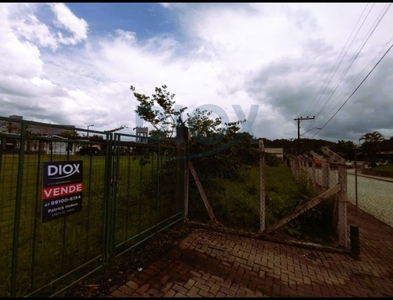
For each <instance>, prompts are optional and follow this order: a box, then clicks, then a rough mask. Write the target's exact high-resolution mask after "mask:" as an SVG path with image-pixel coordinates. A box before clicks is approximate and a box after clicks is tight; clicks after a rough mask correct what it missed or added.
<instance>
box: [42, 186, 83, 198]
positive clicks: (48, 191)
mask: <svg viewBox="0 0 393 300" xmlns="http://www.w3.org/2000/svg"><path fill="white" fill-rule="evenodd" d="M82 189H83V186H82V183H81V182H80V183H73V184H67V185H60V186H56V187H48V188H45V189H43V190H42V199H44V200H45V199H50V198H53V197H62V196H66V195H71V194H75V193H81V192H82Z"/></svg>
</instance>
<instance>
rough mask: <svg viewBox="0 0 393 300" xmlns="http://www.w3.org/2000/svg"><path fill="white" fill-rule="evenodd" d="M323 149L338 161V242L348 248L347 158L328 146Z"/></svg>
mask: <svg viewBox="0 0 393 300" xmlns="http://www.w3.org/2000/svg"><path fill="white" fill-rule="evenodd" d="M322 151H323V152H324V153H325V154H327V155H329V157H330V158H331V159H332V160H333V161H334V162H335V163H337V173H338V185H340V191H339V192H338V194H337V206H338V216H337V231H338V244H339V245H340V246H342V247H344V248H348V230H347V167H346V165H345V159H343V158H342V157H341V156H339V155H338V154H336V153H334V152H333V151H331V150H330V149H328V148H323V149H322Z"/></svg>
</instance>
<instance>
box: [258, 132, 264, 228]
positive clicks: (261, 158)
mask: <svg viewBox="0 0 393 300" xmlns="http://www.w3.org/2000/svg"><path fill="white" fill-rule="evenodd" d="M264 230H265V147H264V145H263V140H262V139H259V233H262V232H263V231H264Z"/></svg>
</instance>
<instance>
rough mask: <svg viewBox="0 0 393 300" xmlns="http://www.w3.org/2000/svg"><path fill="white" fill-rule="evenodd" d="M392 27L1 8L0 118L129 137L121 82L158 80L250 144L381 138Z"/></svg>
mask: <svg viewBox="0 0 393 300" xmlns="http://www.w3.org/2000/svg"><path fill="white" fill-rule="evenodd" d="M392 28H393V9H392V8H391V3H364V2H361V3H244V2H241V3H135V2H134V3H116V2H110V3H1V4H0V68H1V72H0V116H2V117H8V116H10V115H20V116H23V119H25V120H31V121H36V122H44V123H51V124H63V125H74V126H75V127H77V128H87V127H88V126H89V127H90V129H92V130H99V131H103V130H111V129H114V128H118V127H120V126H126V128H124V129H122V130H121V131H119V132H120V133H126V134H135V130H134V128H135V127H136V126H148V127H149V128H151V127H150V125H149V124H148V123H146V122H144V121H143V120H141V119H140V118H138V116H137V114H136V113H135V109H136V106H137V105H138V101H137V100H136V98H135V97H134V95H133V92H132V91H131V90H130V86H131V85H132V86H134V87H135V89H136V92H138V93H141V94H145V95H147V96H151V95H152V94H153V93H154V91H155V88H156V87H161V86H162V85H166V86H167V90H168V91H169V92H170V93H171V94H175V97H174V99H173V100H174V101H175V103H176V107H177V108H182V107H187V110H186V113H187V112H188V113H189V114H191V115H192V114H193V112H195V110H196V109H200V110H204V109H206V110H208V111H212V112H213V113H212V116H213V117H217V116H219V117H221V118H222V120H223V121H224V122H234V121H238V120H243V119H246V122H244V123H242V124H241V131H247V132H249V133H250V134H251V135H252V136H253V137H255V138H267V139H271V140H274V139H296V138H297V136H298V125H300V136H301V137H302V138H313V139H324V140H329V141H333V142H337V141H338V140H345V141H347V140H351V141H354V142H358V141H359V138H360V137H361V136H362V135H364V134H365V133H368V132H373V131H378V132H380V133H381V134H382V135H383V136H384V137H385V138H386V139H388V138H390V137H392V136H393V100H392V98H393V50H392V51H390V47H391V46H392V43H393V31H392ZM184 116H185V115H184ZM183 119H184V118H183ZM298 119H300V121H298ZM302 119H305V120H302Z"/></svg>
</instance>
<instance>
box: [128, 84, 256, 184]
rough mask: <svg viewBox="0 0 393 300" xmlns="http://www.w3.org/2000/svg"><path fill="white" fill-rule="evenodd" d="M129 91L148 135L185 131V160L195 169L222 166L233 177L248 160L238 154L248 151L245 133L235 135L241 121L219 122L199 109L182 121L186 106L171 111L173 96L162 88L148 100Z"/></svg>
mask: <svg viewBox="0 0 393 300" xmlns="http://www.w3.org/2000/svg"><path fill="white" fill-rule="evenodd" d="M130 89H131V90H132V91H133V92H134V96H135V98H136V99H137V101H138V102H139V105H138V106H137V109H136V110H135V112H136V113H137V114H138V115H139V117H141V118H142V119H143V120H145V121H147V122H149V123H150V124H151V125H152V126H153V127H154V128H155V129H154V130H152V131H150V135H152V136H156V137H159V138H169V137H172V135H173V133H174V130H175V128H176V127H177V126H187V127H188V128H189V133H190V136H191V140H190V141H189V153H188V158H190V159H196V161H194V164H195V168H197V169H200V170H201V169H212V168H214V169H217V170H222V169H223V168H222V166H223V165H225V167H226V168H227V169H228V170H225V171H226V172H227V174H228V172H229V173H231V174H230V176H231V177H233V176H234V175H236V174H235V173H237V171H238V170H239V169H240V168H241V165H242V163H244V162H245V161H250V158H247V159H244V158H241V153H242V154H244V153H245V152H247V151H245V150H246V149H245V148H247V147H248V148H250V145H251V141H252V138H251V137H250V136H249V134H245V133H239V130H240V127H239V125H240V123H242V122H245V120H242V121H240V120H239V121H235V122H229V123H222V120H221V118H219V117H218V118H213V117H212V112H211V111H207V110H199V109H196V111H195V113H194V114H193V115H192V116H191V115H190V114H188V113H187V119H186V120H183V119H182V117H181V115H182V113H183V112H184V111H185V110H186V109H187V107H184V108H182V109H180V110H177V111H176V110H175V109H174V105H175V101H174V100H173V98H174V97H175V95H174V94H170V93H169V92H168V91H167V86H166V85H163V86H162V87H161V88H155V94H153V95H152V96H151V97H149V96H146V95H144V94H140V93H137V92H135V87H133V86H131V88H130ZM155 105H158V106H159V107H160V108H161V111H160V110H158V109H154V108H153V106H155ZM247 153H248V154H252V155H253V157H254V156H255V157H257V155H254V154H255V153H257V151H252V150H250V151H248V152H247Z"/></svg>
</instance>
